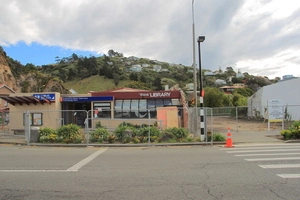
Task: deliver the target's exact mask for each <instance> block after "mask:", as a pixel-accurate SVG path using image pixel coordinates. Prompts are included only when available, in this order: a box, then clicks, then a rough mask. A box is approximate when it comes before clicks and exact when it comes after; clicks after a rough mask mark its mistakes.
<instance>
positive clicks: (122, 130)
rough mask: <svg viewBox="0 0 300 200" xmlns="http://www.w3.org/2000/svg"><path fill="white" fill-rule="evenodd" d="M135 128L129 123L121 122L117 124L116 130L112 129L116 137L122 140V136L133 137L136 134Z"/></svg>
mask: <svg viewBox="0 0 300 200" xmlns="http://www.w3.org/2000/svg"><path fill="white" fill-rule="evenodd" d="M137 132H138V131H137V128H136V127H135V126H134V125H132V124H130V123H125V122H123V123H121V124H119V125H118V127H117V128H116V130H115V131H114V133H115V135H116V137H118V138H119V139H121V140H124V137H127V136H129V137H135V136H136V134H137Z"/></svg>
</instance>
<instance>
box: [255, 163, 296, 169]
mask: <svg viewBox="0 0 300 200" xmlns="http://www.w3.org/2000/svg"><path fill="white" fill-rule="evenodd" d="M258 166H260V167H261V168H264V169H283V168H300V164H278V165H258Z"/></svg>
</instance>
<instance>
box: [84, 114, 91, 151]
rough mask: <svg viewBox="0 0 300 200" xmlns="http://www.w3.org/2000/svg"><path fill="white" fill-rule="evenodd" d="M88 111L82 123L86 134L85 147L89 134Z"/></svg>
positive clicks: (87, 144)
mask: <svg viewBox="0 0 300 200" xmlns="http://www.w3.org/2000/svg"><path fill="white" fill-rule="evenodd" d="M88 112H89V111H86V118H85V121H84V129H85V134H86V146H89V139H90V132H89V113H88Z"/></svg>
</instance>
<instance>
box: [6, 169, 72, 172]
mask: <svg viewBox="0 0 300 200" xmlns="http://www.w3.org/2000/svg"><path fill="white" fill-rule="evenodd" d="M0 172H68V171H67V170H55V169H20V170H18V169H17V170H10V169H8V170H5V169H4V170H0Z"/></svg>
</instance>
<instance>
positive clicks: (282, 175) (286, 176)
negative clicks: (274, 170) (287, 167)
mask: <svg viewBox="0 0 300 200" xmlns="http://www.w3.org/2000/svg"><path fill="white" fill-rule="evenodd" d="M276 175H277V176H279V177H281V178H300V174H276Z"/></svg>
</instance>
